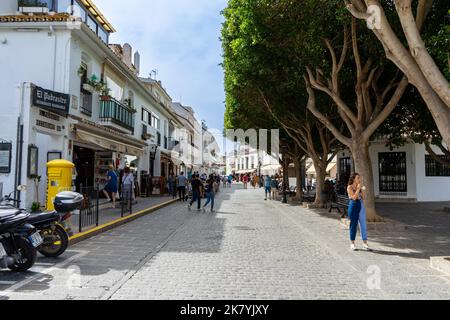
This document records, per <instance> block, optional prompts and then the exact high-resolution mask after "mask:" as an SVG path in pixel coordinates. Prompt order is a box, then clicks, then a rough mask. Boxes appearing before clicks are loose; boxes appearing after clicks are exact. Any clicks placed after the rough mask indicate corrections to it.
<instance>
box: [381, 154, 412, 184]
mask: <svg viewBox="0 0 450 320" xmlns="http://www.w3.org/2000/svg"><path fill="white" fill-rule="evenodd" d="M378 164H379V174H380V192H407V191H408V188H407V176H406V152H385V153H380V154H379V155H378Z"/></svg>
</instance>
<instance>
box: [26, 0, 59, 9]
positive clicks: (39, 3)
mask: <svg viewBox="0 0 450 320" xmlns="http://www.w3.org/2000/svg"><path fill="white" fill-rule="evenodd" d="M53 2H54V1H53V0H19V7H44V8H48V10H49V11H53V9H54V3H53Z"/></svg>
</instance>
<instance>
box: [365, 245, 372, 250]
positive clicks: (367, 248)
mask: <svg viewBox="0 0 450 320" xmlns="http://www.w3.org/2000/svg"><path fill="white" fill-rule="evenodd" d="M363 249H364V250H366V251H372V249H370V247H369V245H368V244H363Z"/></svg>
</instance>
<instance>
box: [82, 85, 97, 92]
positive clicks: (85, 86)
mask: <svg viewBox="0 0 450 320" xmlns="http://www.w3.org/2000/svg"><path fill="white" fill-rule="evenodd" d="M83 89H84V90H86V91H88V92H90V93H94V91H95V88H94V87H93V86H91V85H90V84H89V83H84V84H83Z"/></svg>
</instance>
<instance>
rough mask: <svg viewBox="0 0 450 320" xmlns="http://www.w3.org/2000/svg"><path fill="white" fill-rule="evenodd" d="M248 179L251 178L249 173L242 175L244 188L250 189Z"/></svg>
mask: <svg viewBox="0 0 450 320" xmlns="http://www.w3.org/2000/svg"><path fill="white" fill-rule="evenodd" d="M248 180H249V177H248V175H244V176H243V177H242V182H243V183H244V189H248Z"/></svg>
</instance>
